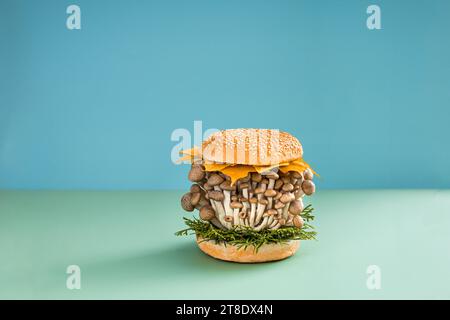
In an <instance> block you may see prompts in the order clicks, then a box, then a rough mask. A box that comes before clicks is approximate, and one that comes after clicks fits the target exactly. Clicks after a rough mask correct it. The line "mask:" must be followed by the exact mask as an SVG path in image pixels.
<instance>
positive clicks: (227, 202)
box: [223, 190, 233, 215]
mask: <svg viewBox="0 0 450 320" xmlns="http://www.w3.org/2000/svg"><path fill="white" fill-rule="evenodd" d="M223 195H224V199H223V206H224V207H225V212H226V214H227V215H232V214H233V210H232V209H231V207H230V203H231V193H230V191H227V190H223Z"/></svg>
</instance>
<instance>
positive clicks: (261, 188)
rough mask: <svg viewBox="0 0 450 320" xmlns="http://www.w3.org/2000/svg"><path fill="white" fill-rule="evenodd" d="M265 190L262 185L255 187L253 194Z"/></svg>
mask: <svg viewBox="0 0 450 320" xmlns="http://www.w3.org/2000/svg"><path fill="white" fill-rule="evenodd" d="M264 191H265V189H264V188H263V187H257V188H256V189H255V190H254V191H253V192H254V193H255V194H261V193H263V192H264Z"/></svg>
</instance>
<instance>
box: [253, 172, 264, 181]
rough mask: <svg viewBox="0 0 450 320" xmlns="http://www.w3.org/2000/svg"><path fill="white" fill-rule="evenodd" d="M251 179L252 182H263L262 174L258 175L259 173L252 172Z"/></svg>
mask: <svg viewBox="0 0 450 320" xmlns="http://www.w3.org/2000/svg"><path fill="white" fill-rule="evenodd" d="M251 177H252V181H254V182H261V180H262V176H261V174H260V173H257V172H252V174H251Z"/></svg>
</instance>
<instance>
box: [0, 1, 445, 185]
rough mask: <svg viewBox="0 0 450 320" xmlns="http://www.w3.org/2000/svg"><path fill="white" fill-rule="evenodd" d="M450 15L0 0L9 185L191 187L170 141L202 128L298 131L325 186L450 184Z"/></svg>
mask: <svg viewBox="0 0 450 320" xmlns="http://www.w3.org/2000/svg"><path fill="white" fill-rule="evenodd" d="M72 3H74V4H78V5H79V6H80V7H81V11H82V29H81V30H79V31H70V30H68V29H67V28H66V18H67V14H66V12H65V11H66V8H67V6H68V5H69V4H72ZM372 3H374V4H378V5H380V6H381V10H382V28H383V29H382V30H379V31H370V30H368V29H367V28H366V18H367V14H366V8H367V6H368V5H369V4H372ZM449 16H450V2H449V1H445V0H442V1H438V0H434V1H413V0H408V1H400V0H396V1H379V0H373V1H362V0H355V1H331V0H330V1H323V0H322V1H317V0H311V1H256V0H255V1H250V0H239V1H234V0H231V1H230V0H227V1H225V0H204V1H201V0H192V1H162V0H161V1H125V0H123V1H78V0H77V1H75V0H73V1H61V0H58V1H56V0H55V1H17V0H14V1H13V0H6V1H5V0H2V1H1V2H0V37H1V38H0V48H1V50H0V188H51V189H54V188H87V189H97V188H99V189H105V188H107V189H110V188H114V189H137V188H139V189H140V188H163V189H168V188H185V187H186V186H187V185H188V182H187V179H186V172H187V168H186V166H184V167H183V166H174V165H173V164H172V162H171V159H170V152H171V149H172V147H173V146H174V145H175V142H172V141H171V140H170V136H171V133H172V131H173V130H174V129H176V128H187V129H190V130H191V131H192V130H193V121H194V120H202V121H203V127H204V128H235V127H265V128H279V129H282V130H285V131H288V132H291V133H292V134H294V135H296V136H297V137H298V138H299V139H300V140H301V141H302V143H303V145H304V148H305V159H306V160H308V161H309V162H310V163H311V164H312V165H313V166H314V167H315V168H316V169H317V171H319V173H321V175H322V179H321V180H320V182H319V183H320V187H321V188H372V187H376V188H378V187H383V188H397V187H400V188H401V187H413V188H414V187H417V188H424V187H432V188H435V187H449V186H450V166H449V159H450V148H449V142H448V139H449V137H450V125H449V120H450V43H449V42H450V37H449V35H450V34H449V32H450V18H449Z"/></svg>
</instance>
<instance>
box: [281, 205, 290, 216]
mask: <svg viewBox="0 0 450 320" xmlns="http://www.w3.org/2000/svg"><path fill="white" fill-rule="evenodd" d="M290 204H291V203H290V202H288V203H286V205H285V206H284V207H283V213H282V217H283V218H284V219H287V218H288V214H289V205H290Z"/></svg>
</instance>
